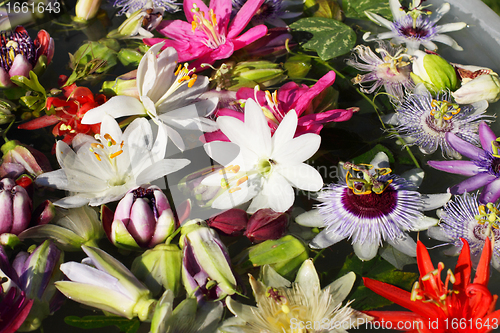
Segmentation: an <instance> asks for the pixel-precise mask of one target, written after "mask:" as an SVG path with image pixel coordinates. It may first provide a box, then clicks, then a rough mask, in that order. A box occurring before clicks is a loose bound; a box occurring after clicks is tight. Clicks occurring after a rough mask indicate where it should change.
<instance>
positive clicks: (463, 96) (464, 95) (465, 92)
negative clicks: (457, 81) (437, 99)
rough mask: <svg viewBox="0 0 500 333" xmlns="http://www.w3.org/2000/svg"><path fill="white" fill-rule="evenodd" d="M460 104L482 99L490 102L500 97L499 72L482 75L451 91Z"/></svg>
mask: <svg viewBox="0 0 500 333" xmlns="http://www.w3.org/2000/svg"><path fill="white" fill-rule="evenodd" d="M451 95H452V96H453V98H454V99H455V101H456V102H457V103H459V104H472V103H475V102H479V101H482V100H486V101H487V102H489V103H493V102H496V101H498V100H499V99H500V80H499V78H498V75H497V74H487V75H480V76H478V77H476V78H475V79H473V80H471V81H469V82H467V83H465V84H463V85H462V86H461V87H460V88H459V89H458V90H456V91H454V92H452V93H451Z"/></svg>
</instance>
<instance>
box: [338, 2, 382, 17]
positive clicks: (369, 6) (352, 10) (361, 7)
mask: <svg viewBox="0 0 500 333" xmlns="http://www.w3.org/2000/svg"><path fill="white" fill-rule="evenodd" d="M342 4H343V7H344V14H345V16H346V17H349V18H356V19H363V20H368V17H366V15H365V10H366V11H369V12H372V13H376V14H379V15H381V16H383V17H385V18H386V19H388V20H389V21H391V20H392V13H391V9H390V7H389V2H388V1H387V0H343V1H342Z"/></svg>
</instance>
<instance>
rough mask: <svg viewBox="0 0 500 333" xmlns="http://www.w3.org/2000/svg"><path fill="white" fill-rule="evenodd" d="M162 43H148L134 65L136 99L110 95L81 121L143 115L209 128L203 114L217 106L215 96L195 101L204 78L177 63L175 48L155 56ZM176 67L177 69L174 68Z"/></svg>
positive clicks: (174, 133) (179, 141)
mask: <svg viewBox="0 0 500 333" xmlns="http://www.w3.org/2000/svg"><path fill="white" fill-rule="evenodd" d="M162 46H163V43H159V44H156V45H154V46H152V47H151V48H150V49H149V50H148V51H147V52H146V53H145V54H144V56H143V57H142V59H141V62H140V63H139V67H138V68H137V80H136V82H137V90H138V92H139V100H138V99H136V98H134V97H131V96H114V97H112V98H110V100H109V101H107V102H106V103H104V104H103V105H101V106H98V107H96V108H94V109H92V110H89V111H88V112H87V113H86V114H85V115H84V116H83V118H82V124H97V123H100V122H101V121H102V119H103V117H104V115H105V114H109V115H111V116H112V117H113V118H119V117H128V116H133V115H147V116H149V117H151V118H152V119H153V120H154V121H155V122H156V123H164V124H166V125H170V126H174V127H176V128H181V129H187V130H196V129H197V130H200V131H203V132H213V131H215V130H217V127H216V125H215V122H214V121H213V120H210V119H208V118H205V116H206V115H208V114H210V113H211V112H212V111H213V110H214V109H215V107H216V106H217V102H218V99H217V98H211V99H207V100H200V101H197V98H198V97H199V96H200V95H201V94H202V93H204V92H205V91H206V90H207V87H208V78H207V77H205V76H197V75H196V74H194V69H188V67H187V64H185V65H184V66H182V65H180V64H179V65H177V60H178V55H177V51H176V50H175V49H174V48H172V47H168V48H166V49H165V50H163V51H162V52H161V53H160V54H159V55H158V57H157V53H158V52H159V51H160V49H161V47H162ZM176 68H177V69H176ZM170 126H166V127H167V134H168V136H169V137H170V139H171V140H172V141H173V142H174V144H175V145H176V146H177V147H178V148H179V149H181V150H184V148H185V145H184V142H183V140H182V137H181V135H180V134H179V133H178V132H177V131H176V130H174V129H173V128H171V127H170Z"/></svg>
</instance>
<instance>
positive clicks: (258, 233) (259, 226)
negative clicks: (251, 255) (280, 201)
mask: <svg viewBox="0 0 500 333" xmlns="http://www.w3.org/2000/svg"><path fill="white" fill-rule="evenodd" d="M288 219H289V215H288V213H286V212H285V213H277V212H275V211H274V210H272V209H270V208H265V209H259V210H258V211H256V212H255V213H254V214H253V215H252V216H251V217H250V219H249V220H248V226H247V230H246V231H245V234H244V235H245V236H246V237H248V239H250V241H252V242H254V243H260V242H263V241H265V240H268V239H278V238H281V237H283V236H284V235H285V232H286V228H287V226H288Z"/></svg>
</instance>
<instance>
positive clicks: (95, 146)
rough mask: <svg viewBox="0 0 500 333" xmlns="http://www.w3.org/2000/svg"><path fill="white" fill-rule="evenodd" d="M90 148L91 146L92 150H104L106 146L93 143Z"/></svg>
mask: <svg viewBox="0 0 500 333" xmlns="http://www.w3.org/2000/svg"><path fill="white" fill-rule="evenodd" d="M90 146H91V147H92V148H101V149H103V148H104V146H103V145H101V144H100V143H95V142H92V143H91V144H90Z"/></svg>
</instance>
